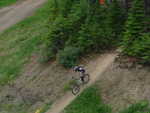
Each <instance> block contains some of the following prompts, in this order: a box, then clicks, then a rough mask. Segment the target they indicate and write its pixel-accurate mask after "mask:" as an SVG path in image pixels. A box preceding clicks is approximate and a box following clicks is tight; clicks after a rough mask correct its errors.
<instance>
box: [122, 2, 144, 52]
mask: <svg viewBox="0 0 150 113" xmlns="http://www.w3.org/2000/svg"><path fill="white" fill-rule="evenodd" d="M144 19H145V13H144V0H134V1H133V3H132V7H131V9H130V10H129V14H128V19H127V22H126V28H125V33H124V37H123V38H124V39H123V47H124V52H125V53H127V54H128V53H129V52H131V51H132V50H131V48H132V44H133V43H134V41H136V40H139V39H140V37H141V35H142V33H143V32H144V29H145V24H144Z"/></svg>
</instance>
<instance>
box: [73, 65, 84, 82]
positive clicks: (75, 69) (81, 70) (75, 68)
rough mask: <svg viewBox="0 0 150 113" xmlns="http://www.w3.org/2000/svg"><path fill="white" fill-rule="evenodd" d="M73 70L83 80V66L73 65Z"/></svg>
mask: <svg viewBox="0 0 150 113" xmlns="http://www.w3.org/2000/svg"><path fill="white" fill-rule="evenodd" d="M73 70H74V71H75V72H79V73H80V78H81V81H82V82H84V75H85V69H84V67H83V66H75V67H74V69H73Z"/></svg>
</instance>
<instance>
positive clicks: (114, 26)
mask: <svg viewBox="0 0 150 113" xmlns="http://www.w3.org/2000/svg"><path fill="white" fill-rule="evenodd" d="M119 3H120V2H119V1H117V0H113V1H112V3H111V4H110V7H109V8H108V16H109V17H108V22H109V26H108V27H109V28H110V29H111V31H112V35H111V36H112V37H114V38H115V40H116V41H117V38H120V35H121V34H122V31H123V27H124V22H125V19H126V14H125V10H124V9H123V8H122V7H121V5H120V4H119ZM115 40H114V41H115Z"/></svg>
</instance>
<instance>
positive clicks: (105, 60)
mask: <svg viewBox="0 0 150 113" xmlns="http://www.w3.org/2000/svg"><path fill="white" fill-rule="evenodd" d="M116 56H117V54H116V53H109V54H104V55H102V56H101V57H100V58H98V59H97V60H96V61H95V62H92V61H90V62H89V64H88V67H87V68H88V72H90V73H89V74H90V75H91V76H90V77H91V78H90V79H91V80H90V82H89V84H88V85H87V86H85V87H84V88H83V89H82V91H83V90H84V89H85V88H86V87H88V86H90V85H92V84H93V83H94V82H95V81H96V80H97V79H98V78H99V77H100V76H102V74H103V72H104V71H105V70H106V69H107V67H108V66H109V65H111V64H112V62H113V61H114V59H115V57H116ZM82 91H81V92H82ZM75 98H76V96H74V95H73V94H72V93H71V92H68V93H66V95H65V96H63V97H62V98H61V99H58V101H56V102H55V103H54V104H53V105H52V107H51V108H50V110H49V111H48V112H47V113H60V112H62V111H63V110H64V108H65V107H66V106H67V105H69V104H70V103H71V102H72V101H73V100H74V99H75Z"/></svg>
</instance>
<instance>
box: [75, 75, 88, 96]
mask: <svg viewBox="0 0 150 113" xmlns="http://www.w3.org/2000/svg"><path fill="white" fill-rule="evenodd" d="M89 81H90V75H89V74H84V78H83V81H82V80H81V78H80V79H76V82H75V83H74V84H73V86H72V93H73V94H74V95H77V94H78V93H79V92H80V87H81V85H85V84H87V83H88V82H89Z"/></svg>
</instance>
